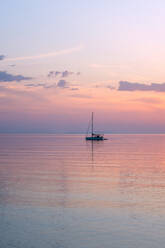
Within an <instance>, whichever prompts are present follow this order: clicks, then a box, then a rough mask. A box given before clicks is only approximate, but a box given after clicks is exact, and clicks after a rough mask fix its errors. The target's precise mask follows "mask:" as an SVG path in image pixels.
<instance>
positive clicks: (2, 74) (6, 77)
mask: <svg viewBox="0 0 165 248" xmlns="http://www.w3.org/2000/svg"><path fill="white" fill-rule="evenodd" d="M30 79H32V78H31V77H24V76H22V75H12V74H10V73H7V72H6V71H0V82H12V81H16V82H19V81H22V80H30Z"/></svg>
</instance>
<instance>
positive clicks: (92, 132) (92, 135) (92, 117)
mask: <svg viewBox="0 0 165 248" xmlns="http://www.w3.org/2000/svg"><path fill="white" fill-rule="evenodd" d="M93 134H94V133H93V112H92V136H93Z"/></svg>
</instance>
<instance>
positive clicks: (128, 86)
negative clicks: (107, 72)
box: [118, 81, 165, 92]
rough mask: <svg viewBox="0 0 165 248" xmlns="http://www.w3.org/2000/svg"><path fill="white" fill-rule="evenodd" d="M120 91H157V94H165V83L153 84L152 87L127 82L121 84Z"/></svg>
mask: <svg viewBox="0 0 165 248" xmlns="http://www.w3.org/2000/svg"><path fill="white" fill-rule="evenodd" d="M118 90H119V91H157V92H165V83H162V84H155V83H152V84H150V85H147V84H141V83H131V82H127V81H120V82H119V88H118Z"/></svg>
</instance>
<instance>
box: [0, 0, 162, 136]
mask: <svg viewBox="0 0 165 248" xmlns="http://www.w3.org/2000/svg"><path fill="white" fill-rule="evenodd" d="M164 10H165V1H163V0H157V1H155V0H146V1H144V0H115V1H114V0H102V1H101V0H91V1H87V0H83V1H80V0H61V1H57V0H33V1H32V0H28V1H25V0H24V1H22V0H14V1H13V0H5V1H2V2H1V21H0V34H1V35H0V37H1V38H0V133H17V132H18V133H24V132H25V133H84V132H86V129H87V126H88V122H89V119H90V116H91V112H92V111H93V112H94V118H95V119H94V120H95V129H96V130H97V131H101V132H105V133H106V132H110V133H165V70H164V65H165V45H164V44H165V31H164V23H165V15H164Z"/></svg>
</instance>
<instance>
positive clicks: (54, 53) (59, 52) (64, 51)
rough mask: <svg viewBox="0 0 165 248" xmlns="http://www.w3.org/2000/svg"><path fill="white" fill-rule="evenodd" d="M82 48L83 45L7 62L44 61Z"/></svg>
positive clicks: (12, 59)
mask: <svg viewBox="0 0 165 248" xmlns="http://www.w3.org/2000/svg"><path fill="white" fill-rule="evenodd" d="M82 48H83V45H79V46H76V47H72V48H68V49H63V50H59V51H56V52H51V53H44V54H39V55H32V56H24V57H16V58H7V59H6V60H7V61H21V60H34V59H44V58H48V57H55V56H59V55H64V54H70V53H73V52H77V51H80V50H81V49H82Z"/></svg>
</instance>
